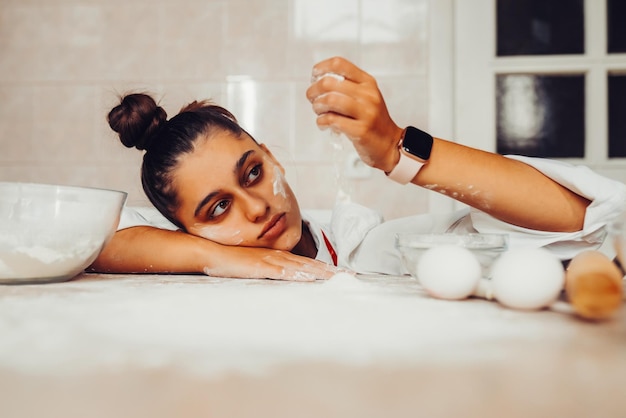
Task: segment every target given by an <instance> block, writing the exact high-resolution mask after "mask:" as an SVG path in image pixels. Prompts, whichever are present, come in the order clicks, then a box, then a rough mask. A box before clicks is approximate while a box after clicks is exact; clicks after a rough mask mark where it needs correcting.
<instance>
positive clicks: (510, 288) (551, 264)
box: [491, 248, 565, 309]
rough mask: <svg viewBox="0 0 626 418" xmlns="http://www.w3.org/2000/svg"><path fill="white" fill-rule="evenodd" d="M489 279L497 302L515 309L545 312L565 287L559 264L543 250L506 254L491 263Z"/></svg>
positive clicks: (521, 250) (562, 270)
mask: <svg viewBox="0 0 626 418" xmlns="http://www.w3.org/2000/svg"><path fill="white" fill-rule="evenodd" d="M491 276H492V278H491V279H492V282H493V293H494V295H495V297H496V299H497V300H498V302H500V303H502V304H503V305H505V306H508V307H510V308H515V309H541V308H544V307H546V306H548V305H550V304H552V303H553V302H554V301H555V300H556V298H557V297H558V296H559V293H560V292H561V290H562V289H563V286H564V284H565V271H564V269H563V265H562V264H561V261H560V260H559V259H558V258H557V257H556V256H554V255H553V254H552V253H550V252H549V251H548V250H545V249H543V248H524V249H513V250H509V251H508V252H506V253H504V254H502V255H501V256H500V258H498V259H497V260H496V261H495V262H494V264H493V267H492V269H491Z"/></svg>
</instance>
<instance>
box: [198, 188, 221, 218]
mask: <svg viewBox="0 0 626 418" xmlns="http://www.w3.org/2000/svg"><path fill="white" fill-rule="evenodd" d="M218 194H219V192H211V193H209V194H208V195H206V196H205V197H204V199H202V201H201V202H200V203H198V206H196V210H195V211H194V212H193V216H194V217H196V218H197V217H198V214H199V213H200V211H201V210H202V208H203V207H204V205H206V204H207V203H209V202H210V201H211V199H213V198H214V197H215V196H217V195H218Z"/></svg>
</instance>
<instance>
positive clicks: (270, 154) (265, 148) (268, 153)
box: [259, 144, 285, 174]
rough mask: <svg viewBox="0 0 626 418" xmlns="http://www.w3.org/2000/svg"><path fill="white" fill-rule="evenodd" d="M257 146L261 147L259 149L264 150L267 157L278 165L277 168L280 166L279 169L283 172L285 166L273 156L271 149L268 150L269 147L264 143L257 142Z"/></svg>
mask: <svg viewBox="0 0 626 418" xmlns="http://www.w3.org/2000/svg"><path fill="white" fill-rule="evenodd" d="M259 147H261V149H262V150H263V152H265V154H266V155H267V156H268V157H269V159H270V160H271V161H272V162H273V163H274V164H275V165H276V166H278V168H280V171H281V172H282V173H283V174H285V168H284V167H283V165H282V164H281V163H280V161H278V160H277V159H276V157H274V154H272V151H270V149H269V148H268V147H267V146H266V145H265V144H259Z"/></svg>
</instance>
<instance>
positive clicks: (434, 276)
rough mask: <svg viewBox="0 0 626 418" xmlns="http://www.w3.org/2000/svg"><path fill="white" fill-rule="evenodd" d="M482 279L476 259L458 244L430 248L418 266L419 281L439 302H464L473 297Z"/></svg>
mask: <svg viewBox="0 0 626 418" xmlns="http://www.w3.org/2000/svg"><path fill="white" fill-rule="evenodd" d="M480 277H481V267H480V263H479V262H478V259H477V258H476V256H475V255H474V254H473V253H472V252H471V251H470V250H468V249H466V248H463V247H458V246H456V245H440V246H437V247H433V248H429V249H428V250H426V251H425V252H424V254H422V256H421V257H420V259H419V261H418V263H417V279H418V280H419V282H420V284H421V285H422V286H424V289H426V291H427V292H428V294H430V295H431V296H434V297H436V298H440V299H464V298H466V297H468V296H469V295H471V294H472V292H473V291H474V289H476V286H477V285H478V280H479V279H480Z"/></svg>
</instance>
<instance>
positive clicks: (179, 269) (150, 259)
mask: <svg viewBox="0 0 626 418" xmlns="http://www.w3.org/2000/svg"><path fill="white" fill-rule="evenodd" d="M211 247H217V245H216V244H214V243H213V242H211V241H207V240H205V239H202V238H198V237H195V236H193V235H189V234H186V233H183V232H179V231H170V230H164V229H159V228H153V227H149V226H136V227H133V228H127V229H122V230H120V231H117V232H116V233H115V234H114V235H113V237H112V238H111V240H110V241H109V242H108V244H107V245H106V246H105V248H104V249H103V250H102V252H101V253H100V255H99V256H98V258H97V259H96V261H94V263H93V264H92V265H91V266H90V268H89V270H90V271H96V272H102V273H202V272H203V269H204V267H205V266H204V264H206V263H207V255H210V253H211V250H215V249H216V248H211Z"/></svg>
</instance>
